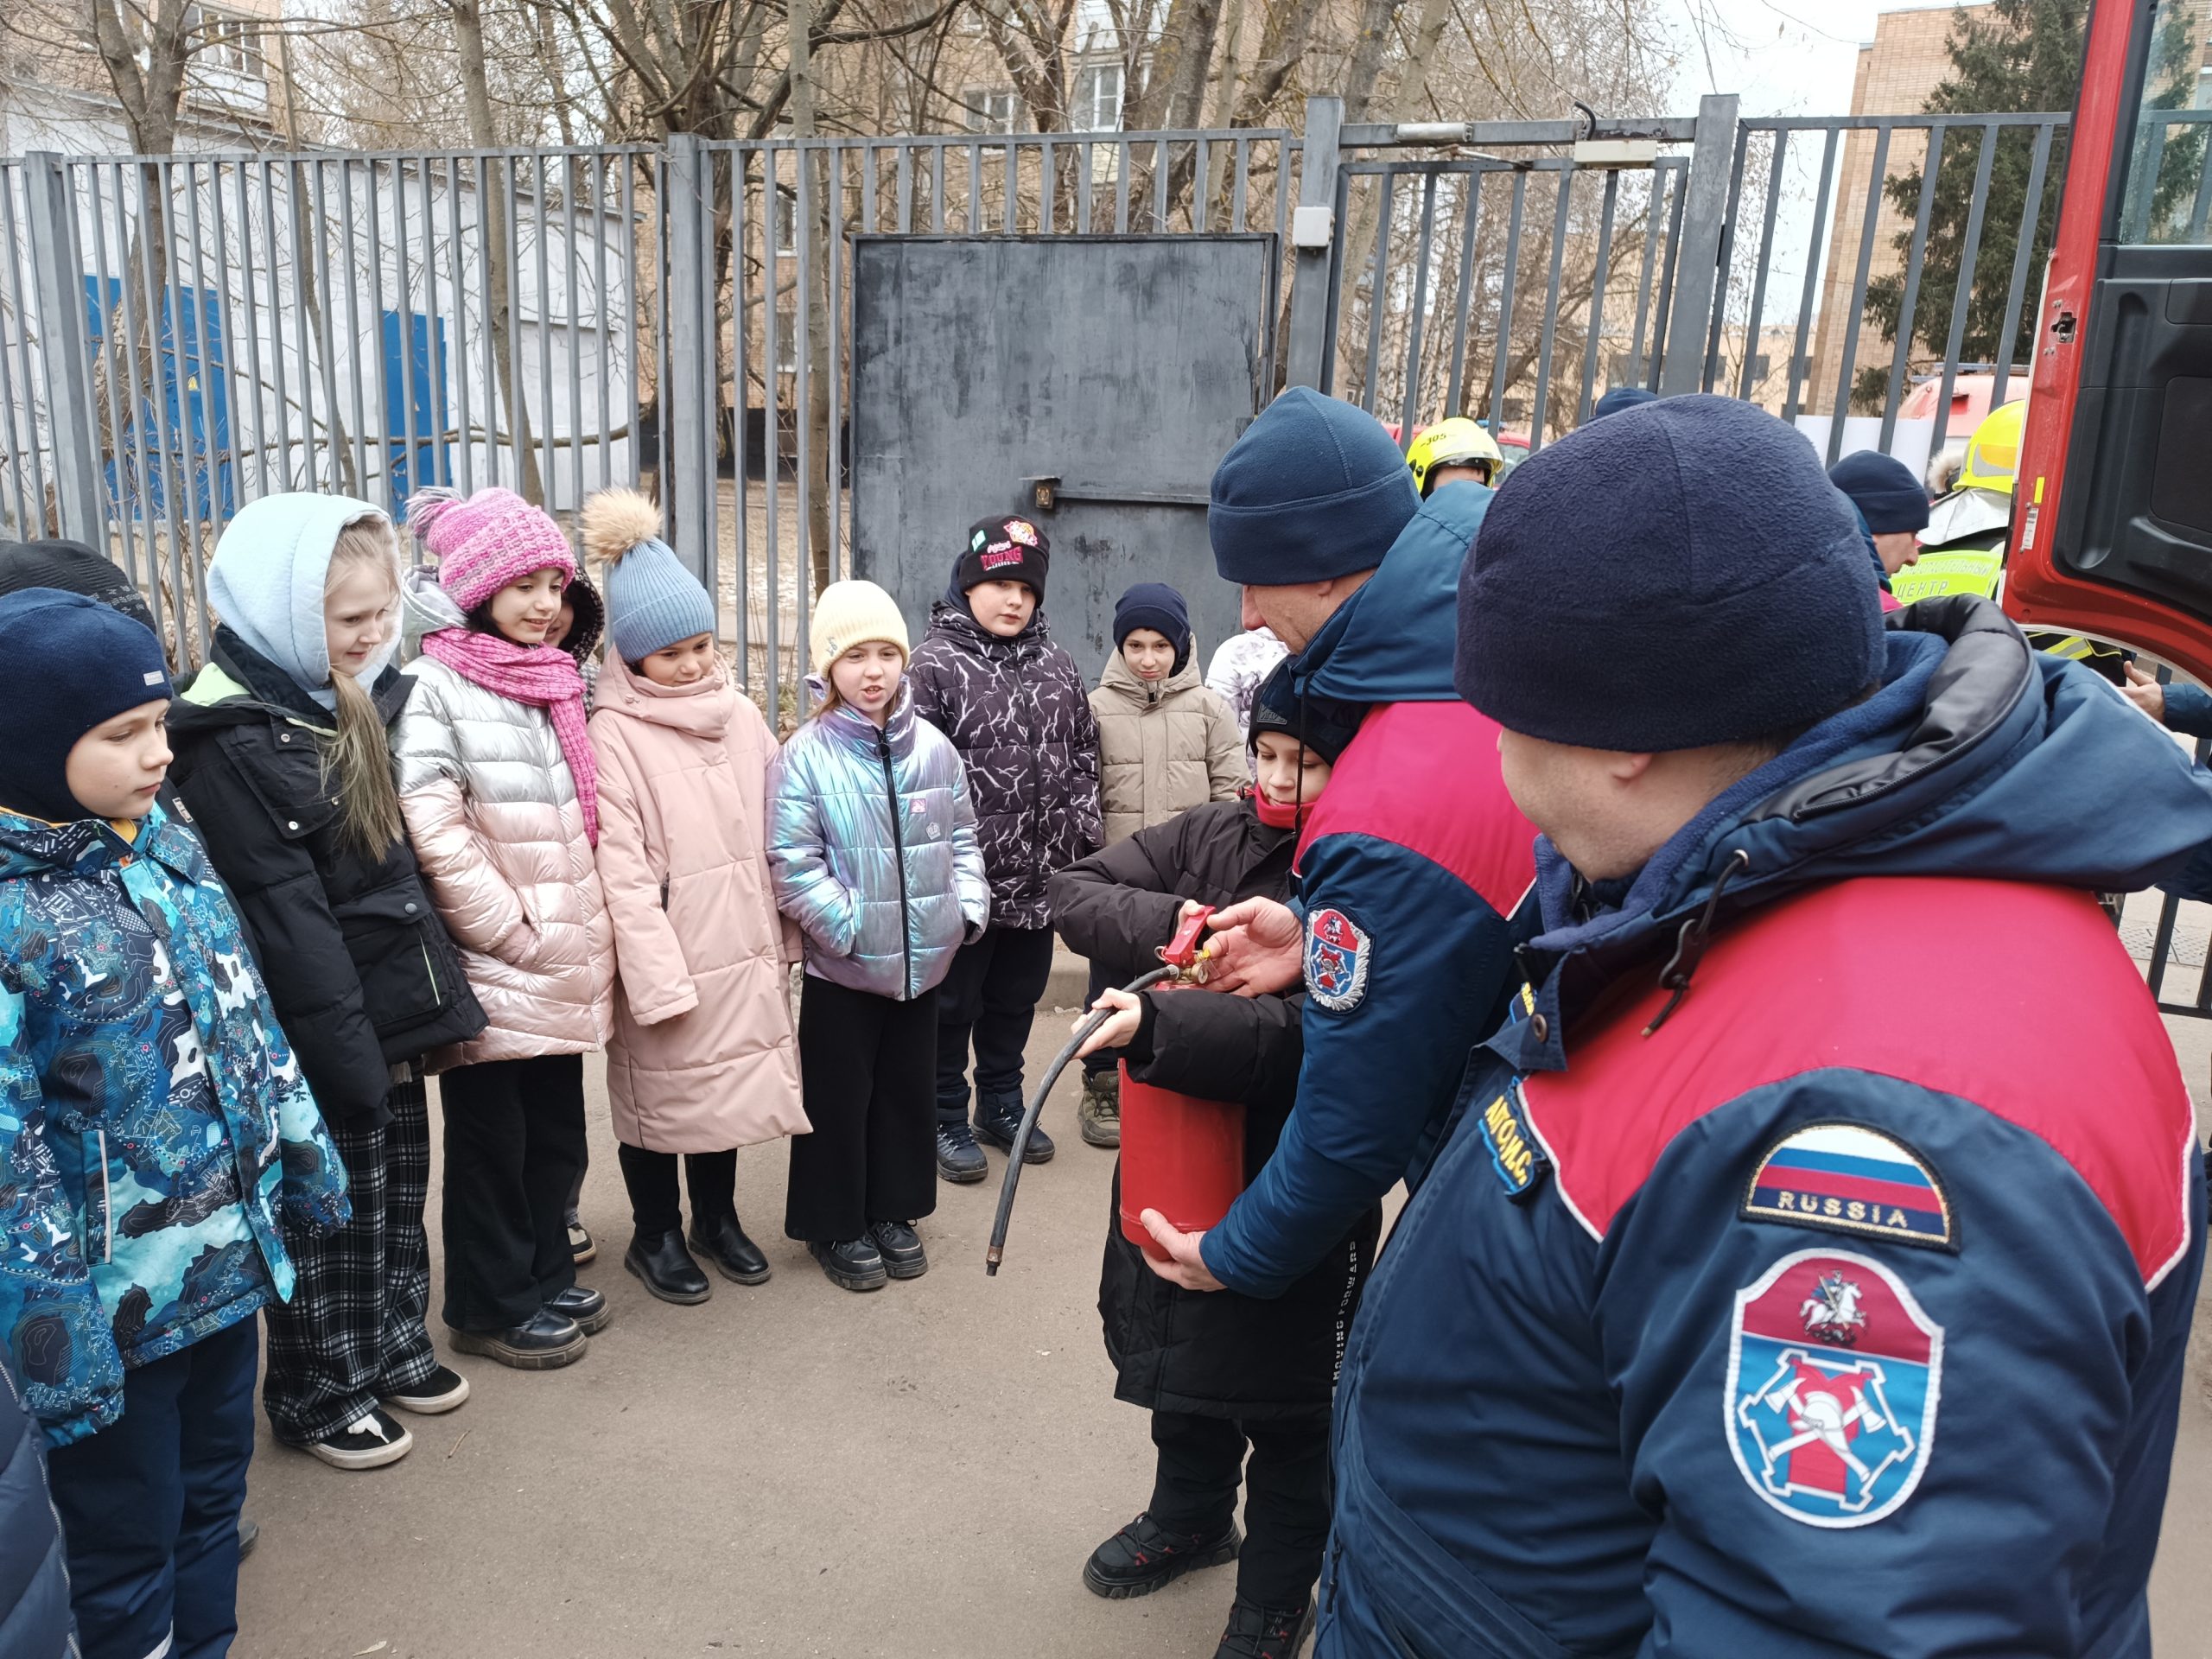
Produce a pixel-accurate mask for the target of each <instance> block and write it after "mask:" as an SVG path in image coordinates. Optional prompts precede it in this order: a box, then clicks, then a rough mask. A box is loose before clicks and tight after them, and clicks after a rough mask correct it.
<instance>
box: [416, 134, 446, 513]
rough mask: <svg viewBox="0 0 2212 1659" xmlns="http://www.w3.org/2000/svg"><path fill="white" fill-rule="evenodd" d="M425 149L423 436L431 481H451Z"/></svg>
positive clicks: (432, 199) (420, 166) (432, 198)
mask: <svg viewBox="0 0 2212 1659" xmlns="http://www.w3.org/2000/svg"><path fill="white" fill-rule="evenodd" d="M430 161H431V156H430V153H429V151H428V150H425V151H423V154H422V155H421V156H419V157H417V158H416V180H417V184H416V195H418V196H419V197H421V199H422V202H423V245H422V248H421V251H420V257H419V258H418V260H417V262H416V263H417V269H419V270H421V271H422V273H423V338H424V340H425V341H426V344H425V345H424V347H423V379H424V381H425V382H426V383H427V385H426V390H427V391H429V397H426V398H424V399H423V404H424V409H423V417H422V418H423V423H424V424H425V426H426V427H427V431H425V433H424V434H423V435H424V437H425V438H426V439H427V441H428V444H429V451H430V482H431V483H433V484H449V483H451V482H452V481H453V461H452V452H451V450H450V449H449V448H448V446H447V443H446V437H445V429H446V415H447V408H446V404H447V398H446V353H445V351H444V350H443V349H442V346H441V345H440V335H439V332H438V324H439V321H440V320H441V319H442V317H443V315H444V313H443V312H442V310H440V308H439V305H438V212H437V200H436V194H435V190H434V189H433V188H432V179H433V176H434V175H432V173H431V171H430Z"/></svg>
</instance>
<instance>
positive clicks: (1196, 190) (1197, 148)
mask: <svg viewBox="0 0 2212 1659" xmlns="http://www.w3.org/2000/svg"><path fill="white" fill-rule="evenodd" d="M1210 159H1211V158H1210V157H1209V156H1207V154H1206V137H1205V134H1204V133H1200V134H1199V135H1198V137H1197V138H1196V139H1194V140H1193V141H1192V150H1191V229H1192V231H1193V232H1196V233H1197V234H1198V235H1200V236H1204V235H1205V233H1206V232H1207V231H1208V230H1210V229H1211V226H1210V225H1209V224H1208V223H1207V220H1208V219H1211V216H1212V211H1213V193H1212V191H1211V190H1210V189H1208V188H1207V187H1206V177H1207V175H1206V163H1207V162H1208V161H1209V160H1210Z"/></svg>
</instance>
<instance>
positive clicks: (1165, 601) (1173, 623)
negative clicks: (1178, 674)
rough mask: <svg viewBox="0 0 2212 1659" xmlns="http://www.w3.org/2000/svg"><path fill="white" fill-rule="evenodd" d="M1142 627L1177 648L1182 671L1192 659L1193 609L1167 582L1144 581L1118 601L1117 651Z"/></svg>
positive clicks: (1115, 638)
mask: <svg viewBox="0 0 2212 1659" xmlns="http://www.w3.org/2000/svg"><path fill="white" fill-rule="evenodd" d="M1139 628H1150V629H1151V630H1152V631H1153V632H1154V633H1156V634H1158V635H1160V638H1161V639H1165V640H1166V641H1167V643H1168V644H1169V645H1173V646H1174V647H1175V667H1176V669H1177V671H1181V669H1182V666H1183V664H1185V663H1186V662H1188V661H1189V660H1190V658H1191V607H1189V606H1188V605H1186V604H1185V603H1184V601H1183V595H1182V594H1179V593H1177V592H1176V591H1175V590H1174V589H1173V588H1170V587H1169V586H1168V585H1167V584H1166V582H1139V583H1137V584H1136V586H1135V587H1134V588H1130V589H1129V591H1128V593H1126V594H1122V597H1121V598H1120V599H1119V600H1117V601H1116V602H1115V605H1114V649H1115V650H1116V651H1119V650H1120V649H1121V648H1122V643H1123V642H1124V641H1125V640H1127V639H1128V637H1129V635H1130V634H1132V633H1134V632H1135V631H1136V630H1137V629H1139Z"/></svg>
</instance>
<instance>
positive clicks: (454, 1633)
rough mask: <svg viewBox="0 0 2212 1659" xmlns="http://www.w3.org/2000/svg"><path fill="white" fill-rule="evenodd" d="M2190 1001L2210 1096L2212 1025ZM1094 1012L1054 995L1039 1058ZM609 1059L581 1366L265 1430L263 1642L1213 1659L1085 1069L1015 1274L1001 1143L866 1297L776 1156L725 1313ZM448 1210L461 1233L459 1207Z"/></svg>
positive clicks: (508, 1652) (589, 1072)
mask: <svg viewBox="0 0 2212 1659" xmlns="http://www.w3.org/2000/svg"><path fill="white" fill-rule="evenodd" d="M2172 1023H2173V1027H2174V1031H2175V1039H2176V1046H2177V1049H2178V1050H2179V1051H2180V1053H2181V1057H2182V1064H2183V1071H2184V1074H2185V1075H2186V1076H2187V1077H2188V1078H2189V1079H2190V1086H2191V1088H2192V1089H2193V1090H2196V1093H2197V1095H2198V1098H2199V1103H2200V1107H2201V1106H2202V1102H2203V1097H2204V1091H2205V1085H2206V1079H2207V1074H2208V1066H2212V1022H2207V1021H2202V1020H2175V1021H2174V1022H2172ZM1065 1026H1066V1017H1065V1016H1054V1015H1052V1014H1049V1013H1047V1014H1040V1017H1039V1021H1038V1026H1037V1031H1036V1034H1035V1037H1034V1039H1033V1041H1032V1043H1031V1045H1030V1051H1029V1052H1030V1064H1031V1065H1032V1066H1033V1067H1039V1066H1041V1065H1044V1064H1046V1061H1047V1060H1048V1059H1049V1058H1050V1057H1051V1055H1052V1052H1053V1051H1054V1050H1055V1049H1056V1048H1057V1047H1058V1046H1059V1044H1060V1042H1061V1041H1062V1039H1063V1038H1064V1035H1065ZM1035 1075H1036V1074H1035V1072H1034V1071H1033V1072H1032V1076H1033V1077H1034V1076H1035ZM586 1077H587V1079H588V1086H589V1090H590V1103H591V1108H590V1109H591V1113H592V1120H593V1139H592V1156H593V1160H594V1161H593V1165H592V1170H591V1175H590V1178H589V1179H588V1182H587V1184H586V1186H585V1190H584V1199H583V1212H584V1218H585V1221H586V1223H587V1224H588V1226H589V1227H590V1228H591V1230H592V1232H593V1234H594V1236H595V1237H596V1238H597V1239H598V1240H599V1242H600V1245H601V1255H600V1258H599V1260H598V1262H595V1263H594V1265H593V1266H591V1267H590V1268H587V1269H585V1271H584V1274H583V1278H584V1281H585V1282H586V1283H588V1284H590V1285H594V1286H595V1287H599V1288H600V1289H601V1290H603V1291H605V1292H606V1294H607V1298H608V1300H610V1301H611V1302H612V1303H613V1307H614V1320H613V1325H611V1326H610V1327H609V1328H608V1329H607V1331H606V1332H603V1333H602V1334H601V1335H600V1336H597V1337H594V1338H593V1339H592V1344H591V1351H590V1352H589V1353H588V1355H587V1356H586V1357H585V1358H584V1359H583V1360H582V1362H580V1363H577V1364H575V1365H574V1366H572V1367H570V1368H569V1369H568V1370H562V1371H554V1372H547V1373H542V1374H532V1373H521V1372H516V1371H511V1370H506V1369H505V1368H504V1367H501V1366H499V1365H496V1364H494V1363H491V1362H490V1361H487V1360H483V1359H476V1358H464V1359H462V1360H461V1362H460V1369H461V1370H464V1371H465V1372H466V1374H467V1376H468V1378H469V1381H470V1383H471V1384H472V1386H473V1389H474V1393H473V1395H472V1397H471V1399H470V1400H469V1402H467V1404H466V1405H465V1406H463V1407H462V1408H461V1409H460V1410H458V1411H456V1412H454V1413H452V1414H449V1415H447V1416H443V1417H432V1418H409V1419H406V1421H407V1422H408V1423H409V1426H410V1428H411V1429H412V1430H413V1432H414V1435H415V1449H414V1451H413V1452H412V1453H411V1454H410V1456H408V1457H407V1458H406V1459H404V1460H402V1461H401V1462H399V1463H397V1464H395V1465H391V1466H390V1467H388V1468H385V1469H380V1470H374V1471H367V1472H365V1473H350V1474H349V1473H341V1472H340V1471H336V1470H333V1469H328V1468H326V1467H325V1466H324V1465H321V1464H320V1463H317V1462H315V1460H313V1459H310V1458H308V1457H307V1456H305V1455H303V1454H302V1453H300V1452H294V1451H291V1450H289V1449H287V1448H285V1447H283V1446H278V1445H277V1444H276V1443H275V1442H274V1441H273V1440H270V1438H269V1435H268V1432H267V1426H266V1424H265V1423H264V1425H263V1433H262V1441H261V1447H260V1452H259V1455H258V1456H257V1458H256V1459H255V1462H254V1465H253V1471H252V1478H251V1495H250V1497H249V1499H248V1503H247V1513H248V1514H249V1515H251V1516H252V1517H253V1518H254V1519H255V1520H257V1522H260V1525H261V1529H262V1532H261V1542H260V1546H259V1548H257V1551H256V1552H255V1554H253V1556H252V1557H251V1559H250V1560H248V1561H247V1562H246V1563H245V1569H244V1572H243V1574H242V1578H241V1583H240V1587H239V1611H240V1617H241V1622H242V1635H241V1637H240V1639H239V1642H238V1646H237V1647H236V1649H234V1650H233V1651H234V1652H235V1653H236V1654H237V1655H238V1656H241V1659H362V1656H372V1655H373V1656H379V1659H509V1656H512V1659H664V1656H691V1655H731V1654H750V1655H756V1656H776V1659H782V1656H803V1655H830V1656H837V1659H861V1656H886V1659H889V1656H897V1659H925V1656H938V1655H942V1656H953V1659H1038V1656H1046V1659H1090V1656H1096V1659H1129V1656H1143V1659H1186V1656H1187V1659H1207V1656H1210V1655H1211V1653H1212V1651H1213V1646H1214V1643H1215V1642H1216V1640H1217V1638H1218V1637H1219V1634H1220V1630H1221V1626H1222V1623H1223V1620H1224V1618H1225V1616H1226V1613H1227V1610H1228V1605H1229V1601H1230V1594H1231V1592H1232V1582H1231V1576H1230V1575H1231V1573H1232V1572H1233V1569H1231V1568H1219V1569H1215V1570H1212V1571H1209V1572H1206V1573H1198V1574H1195V1575H1193V1576H1192V1577H1190V1578H1187V1579H1185V1580H1182V1581H1181V1582H1179V1583H1178V1584H1175V1585H1173V1586H1170V1587H1169V1588H1168V1589H1167V1590H1166V1591H1164V1592H1160V1594H1158V1595H1155V1596H1152V1597H1149V1598H1147V1599H1142V1600H1136V1601H1122V1602H1108V1601H1103V1600H1101V1599H1098V1598H1097V1597H1095V1596H1093V1595H1091V1594H1090V1592H1088V1591H1086V1590H1085V1589H1084V1587H1083V1585H1082V1582H1081V1580H1080V1578H1079V1576H1078V1574H1079V1573H1080V1570H1081V1567H1082V1565H1083V1560H1084V1556H1085V1555H1086V1554H1089V1552H1090V1549H1091V1548H1092V1547H1093V1546H1094V1545H1095V1544H1096V1543H1097V1542H1098V1541H1099V1540H1101V1539H1103V1538H1104V1537H1105V1536H1107V1535H1109V1533H1111V1532H1112V1531H1113V1530H1114V1529H1116V1527H1118V1526H1120V1525H1121V1524H1122V1523H1123V1522H1126V1521H1128V1519H1129V1518H1130V1517H1131V1516H1134V1515H1135V1514H1136V1513H1137V1511H1138V1510H1141V1509H1142V1508H1143V1507H1144V1504H1145V1502H1146V1499H1147V1495H1148V1493H1149V1491H1150V1485H1151V1468H1152V1447H1151V1443H1150V1441H1149V1440H1148V1439H1147V1432H1146V1417H1145V1414H1144V1413H1142V1412H1141V1411H1139V1410H1137V1409H1135V1408H1133V1407H1129V1406H1125V1405H1122V1404H1121V1403H1120V1402H1116V1400H1115V1399H1114V1398H1113V1396H1112V1383H1111V1379H1110V1376H1109V1371H1108V1368H1107V1364H1106V1360H1105V1356H1104V1352H1103V1349H1102V1348H1101V1346H1100V1342H1099V1334H1098V1318H1097V1312H1096V1286H1097V1280H1098V1260H1099V1249H1100V1245H1101V1242H1102V1240H1103V1235H1104V1230H1105V1227H1106V1224H1107V1214H1106V1212H1107V1193H1108V1179H1109V1176H1110V1174H1111V1173H1112V1169H1113V1164H1114V1160H1113V1158H1112V1156H1111V1154H1106V1153H1103V1152H1099V1151H1096V1150H1094V1149H1092V1148H1090V1147H1084V1145H1082V1144H1081V1143H1080V1141H1078V1140H1077V1135H1076V1133H1075V1122H1074V1116H1075V1114H1074V1101H1075V1096H1076V1092H1077V1084H1076V1082H1075V1080H1074V1077H1073V1068H1071V1075H1070V1077H1067V1078H1064V1079H1063V1080H1062V1083H1061V1084H1060V1086H1059V1088H1058V1090H1057V1091H1056V1093H1055V1094H1054V1096H1053V1098H1052V1102H1051V1103H1050V1104H1049V1105H1048V1107H1047V1109H1046V1117H1045V1122H1046V1127H1047V1128H1049V1129H1051V1130H1052V1133H1053V1134H1054V1135H1055V1136H1056V1137H1058V1141H1059V1145H1060V1151H1059V1154H1058V1157H1057V1158H1055V1159H1054V1160H1053V1161H1052V1162H1051V1163H1049V1164H1044V1165H1039V1166H1032V1167H1030V1168H1029V1169H1027V1171H1026V1172H1025V1173H1024V1174H1023V1178H1022V1182H1021V1198H1020V1202H1019V1204H1018V1205H1016V1207H1015V1211H1014V1228H1013V1231H1012V1234H1011V1236H1010V1238H1009V1241H1008V1245H1007V1260H1006V1265H1005V1266H1004V1268H1002V1269H1001V1272H1000V1274H999V1275H998V1276H997V1277H996V1278H995V1279H992V1278H987V1277H986V1276H985V1274H984V1271H983V1250H984V1245H985V1243H986V1240H987V1238H988V1233H989V1230H990V1224H991V1214H992V1209H993V1205H995V1201H996V1197H997V1192H998V1178H999V1175H1000V1173H1001V1170H1002V1169H1003V1167H1004V1166H1003V1162H1002V1160H1001V1159H1000V1158H999V1156H998V1155H997V1154H992V1156H991V1172H992V1173H991V1179H990V1180H989V1181H988V1183H986V1184H984V1185H979V1186H968V1187H945V1186H942V1185H940V1189H939V1197H940V1203H939V1206H938V1212H937V1214H936V1215H935V1216H933V1217H931V1218H930V1219H929V1220H928V1221H926V1222H925V1223H924V1224H923V1226H922V1229H921V1232H922V1236H923V1239H924V1241H925V1243H926V1245H927V1247H928V1249H929V1252H930V1259H931V1267H930V1271H929V1273H928V1274H926V1275H925V1277H923V1278H921V1279H918V1280H915V1281H910V1282H906V1283H894V1284H893V1285H891V1286H889V1287H887V1288H885V1289H883V1290H880V1291H877V1292H874V1293H872V1294H866V1295H855V1294H851V1293H849V1292H846V1291H842V1290H839V1289H837V1288H836V1287H834V1286H832V1285H831V1284H829V1281H827V1280H825V1279H824V1278H823V1276H822V1274H821V1272H820V1270H819V1269H818V1268H816V1267H815V1266H814V1264H813V1263H812V1262H811V1261H810V1260H809V1259H808V1257H807V1256H806V1255H805V1254H804V1251H803V1250H802V1249H801V1248H800V1247H799V1246H798V1245H797V1244H796V1243H791V1242H789V1241H787V1240H785V1238H784V1237H783V1236H782V1232H783V1229H782V1217H783V1184H784V1166H785V1152H784V1149H783V1147H781V1146H771V1147H758V1148H753V1149H749V1150H747V1152H745V1153H743V1154H741V1155H740V1158H739V1161H738V1201H739V1208H740V1212H741V1215H742V1217H744V1219H745V1222H746V1224H747V1229H748V1230H749V1231H750V1232H751V1233H752V1234H753V1237H754V1238H755V1239H756V1240H757V1241H758V1242H759V1243H760V1244H761V1246H762V1247H763V1249H766V1251H767V1253H768V1255H769V1258H770V1260H771V1261H772V1262H773V1264H774V1267H775V1277H774V1278H773V1279H772V1280H771V1281H769V1282H768V1283H767V1284H766V1285H762V1286H760V1287H754V1288H750V1289H748V1288H745V1287H740V1286H736V1285H732V1284H729V1283H728V1282H727V1281H723V1280H721V1279H719V1278H716V1279H715V1294H714V1298H713V1300H711V1301H709V1302H708V1303H706V1304H704V1305H703V1306H697V1307H675V1306H669V1305H667V1304H664V1303H661V1302H657V1301H655V1300H652V1298H650V1297H649V1296H647V1295H646V1294H645V1290H644V1288H643V1287H642V1286H640V1285H639V1282H638V1281H636V1280H635V1279H634V1278H632V1276H631V1275H630V1274H628V1273H626V1272H625V1271H624V1269H623V1268H622V1266H621V1255H622V1250H623V1248H624V1246H625V1244H626V1243H627V1241H628V1237H629V1222H628V1211H627V1205H626V1201H625V1199H624V1197H623V1192H622V1184H621V1179H620V1175H619V1173H618V1172H617V1170H616V1167H615V1161H614V1142H613V1135H612V1134H611V1132H610V1131H609V1129H608V1128H607V1116H606V1099H605V1095H604V1092H603V1090H602V1087H601V1067H600V1065H599V1063H598V1062H597V1061H596V1060H594V1061H590V1062H588V1063H587V1066H586ZM433 1192H434V1193H435V1185H434V1186H433ZM431 1233H432V1241H431V1242H432V1248H433V1253H434V1255H435V1250H436V1243H437V1241H436V1212H435V1198H434V1200H433V1208H432V1216H431ZM441 1282H442V1280H441ZM434 1311H435V1305H434ZM432 1330H433V1332H434V1333H435V1332H440V1327H439V1326H438V1325H437V1324H436V1321H435V1318H434V1319H433V1321H432ZM2208 1377H2212V1321H2207V1320H2204V1319H2200V1320H2199V1321H2198V1333H2197V1344H2196V1353H2195V1355H2194V1363H2193V1364H2192V1368H2191V1374H2190V1382H2189V1386H2188V1390H2187V1394H2186V1397H2185V1399H2184V1402H2183V1412H2182V1426H2181V1440H2180V1445H2179V1449H2178V1452H2177V1456H2176V1459H2175V1466H2174V1484H2173V1492H2172V1497H2171V1501H2170V1503H2169V1505H2168V1509H2167V1517H2166V1529H2165V1534H2164V1546H2163V1548H2162V1550H2161V1553H2160V1556H2159V1560H2158V1570H2157V1572H2156V1573H2155V1575H2154V1577H2153V1580H2152V1606H2153V1618H2154V1624H2155V1628H2156V1632H2157V1640H2158V1653H2159V1654H2160V1656H2161V1659H2212V1396H2208V1392H2207V1383H2208Z"/></svg>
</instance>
